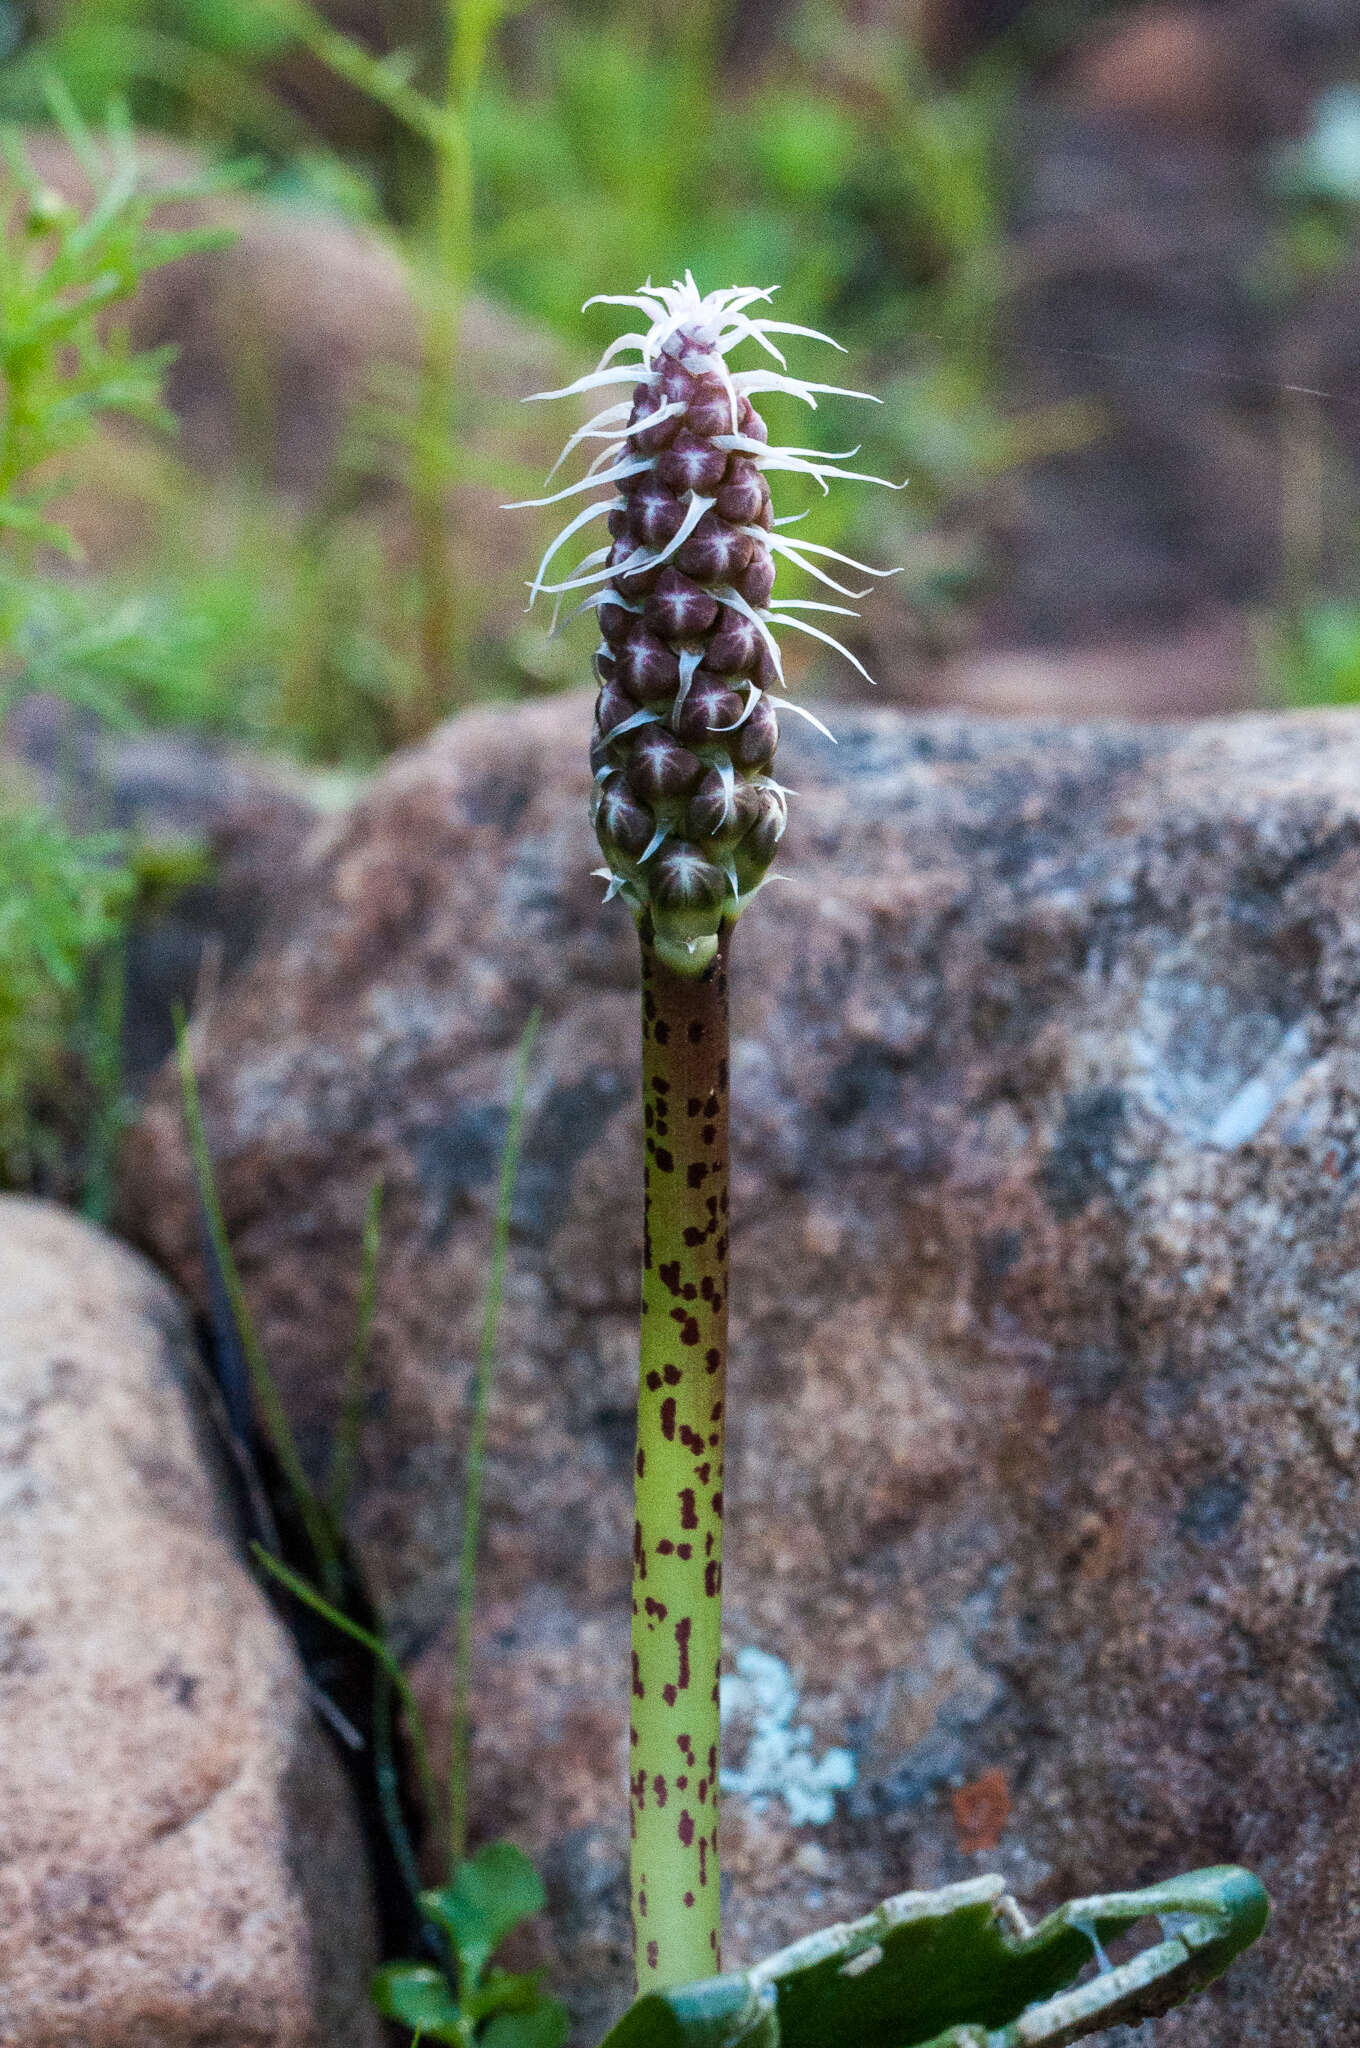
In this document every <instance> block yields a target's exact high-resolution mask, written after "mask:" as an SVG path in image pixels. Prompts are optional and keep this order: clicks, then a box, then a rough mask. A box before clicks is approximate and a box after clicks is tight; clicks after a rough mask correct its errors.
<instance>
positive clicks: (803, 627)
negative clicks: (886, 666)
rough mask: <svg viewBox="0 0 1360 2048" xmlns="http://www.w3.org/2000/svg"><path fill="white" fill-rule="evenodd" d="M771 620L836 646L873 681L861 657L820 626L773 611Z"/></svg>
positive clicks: (838, 651) (867, 680)
mask: <svg viewBox="0 0 1360 2048" xmlns="http://www.w3.org/2000/svg"><path fill="white" fill-rule="evenodd" d="M770 621H771V624H772V625H776V626H792V628H793V629H794V631H795V632H797V633H808V634H810V635H811V637H812V638H813V639H814V640H821V641H824V642H825V644H826V645H827V646H828V647H834V648H835V650H836V652H837V654H843V655H844V656H845V658H846V660H847V661H848V662H849V664H850V666H851V668H857V669H858V670H859V672H860V674H861V675H862V676H863V678H864V680H865V682H866V683H872V681H873V677H872V676H871V675H870V673H869V671H868V669H867V668H866V667H865V666H864V663H863V662H862V661H861V660H860V659H859V657H858V656H857V655H854V654H852V653H851V652H850V649H849V648H848V647H842V645H841V643H840V641H839V640H833V639H832V637H831V635H830V634H829V633H824V632H823V631H822V629H821V627H820V626H810V625H809V624H808V622H807V620H806V619H785V618H777V617H776V616H775V614H774V613H773V612H771V614H770Z"/></svg>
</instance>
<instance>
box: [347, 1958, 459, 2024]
mask: <svg viewBox="0 0 1360 2048" xmlns="http://www.w3.org/2000/svg"><path fill="white" fill-rule="evenodd" d="M369 1996H370V1997H371V1998H372V2000H373V2004H374V2005H375V2007H376V2008H377V2010H378V2011H379V2012H380V2013H381V2014H382V2016H383V2018H384V2019H387V2020H397V2021H399V2022H400V2024H401V2025H402V2026H404V2027H411V2028H412V2029H414V2030H416V2031H418V2032H419V2033H421V2034H424V2035H425V2036H426V2038H427V2039H429V2040H434V2041H451V2042H454V2043H461V2042H463V2041H464V2040H465V2039H466V2036H467V2029H466V2028H465V2027H464V2026H463V2025H462V2024H461V2015H460V2013H459V2010H458V2001H457V2000H456V1999H455V1997H454V1995H453V1992H452V1991H451V1989H450V1988H449V1983H448V1980H447V1978H446V1977H445V1976H444V1973H443V1971H442V1970H436V1969H434V1968H433V1967H431V1965H429V1964H428V1963H385V1964H384V1965H383V1967H382V1969H380V1970H377V1971H375V1972H374V1975H373V1980H372V1984H371V1986H370V1989H369Z"/></svg>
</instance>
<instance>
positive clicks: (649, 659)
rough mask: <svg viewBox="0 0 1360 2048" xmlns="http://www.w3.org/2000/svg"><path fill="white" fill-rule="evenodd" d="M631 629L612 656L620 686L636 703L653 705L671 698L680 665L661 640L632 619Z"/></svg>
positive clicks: (674, 690) (678, 680) (678, 684)
mask: <svg viewBox="0 0 1360 2048" xmlns="http://www.w3.org/2000/svg"><path fill="white" fill-rule="evenodd" d="M632 626H633V630H632V631H631V632H630V634H629V636H628V638H627V639H626V640H625V641H624V642H623V644H622V645H621V646H620V648H619V649H618V651H617V653H616V655H615V657H614V674H615V678H616V680H617V681H618V683H619V685H620V687H621V688H622V689H624V690H626V691H627V693H628V695H629V696H630V697H632V698H633V699H634V700H635V702H636V703H638V704H656V703H659V702H661V701H662V700H663V699H665V698H668V697H674V695H675V693H676V691H677V690H678V689H679V687H680V663H679V661H678V660H677V658H676V656H675V655H674V654H672V652H671V650H670V648H669V647H668V646H667V645H666V643H665V641H664V640H661V639H658V637H657V635H656V634H655V633H649V632H648V631H647V628H646V627H645V626H643V625H641V624H639V622H638V621H637V620H636V619H634V620H633V622H632Z"/></svg>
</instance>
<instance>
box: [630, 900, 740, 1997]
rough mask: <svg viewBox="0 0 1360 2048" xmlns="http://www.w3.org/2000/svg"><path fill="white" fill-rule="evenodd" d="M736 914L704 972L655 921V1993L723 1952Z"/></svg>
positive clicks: (650, 1356) (646, 1592)
mask: <svg viewBox="0 0 1360 2048" xmlns="http://www.w3.org/2000/svg"><path fill="white" fill-rule="evenodd" d="M730 937H731V931H730V927H729V928H728V929H726V930H725V931H724V932H723V934H722V937H721V938H720V940H719V943H718V951H717V954H716V955H715V957H714V958H713V960H712V961H711V962H710V963H709V965H708V966H707V968H706V969H705V970H704V972H703V973H702V974H699V975H682V974H677V973H676V972H675V971H674V970H673V969H672V968H670V967H668V966H667V965H666V964H665V963H664V962H663V961H662V960H661V958H660V957H659V956H658V955H657V953H656V952H655V950H654V948H653V946H652V943H651V938H650V934H649V931H648V930H647V927H646V926H645V925H644V926H643V930H642V1099H643V1117H644V1125H645V1136H644V1143H645V1147H646V1162H645V1168H644V1198H645V1208H644V1233H643V1257H642V1344H641V1359H640V1368H639V1381H638V1430H637V1458H636V1464H635V1471H636V1512H637V1519H636V1522H635V1525H634V1531H633V1658H632V1717H631V1729H630V1778H629V1808H630V1816H631V1833H632V1859H631V1860H632V1904H633V1931H634V1944H635V1962H636V1970H637V1983H638V1988H639V1991H640V1992H647V1991H659V1990H665V1989H667V1988H669V1987H670V1986H671V1985H674V1984H683V1983H687V1982H690V1981H692V1980H693V1979H695V1978H697V1977H707V1976H711V1975H712V1974H713V1973H714V1972H715V1971H717V1970H718V1969H719V1968H720V1966H721V1909H720V1905H719V1897H718V1659H719V1655H720V1653H721V1649H722V1505H723V1503H722V1484H723V1404H724V1400H725V1398H726V1396H725V1391H724V1384H725V1376H726V1365H727V1288H728V1278H727V1269H728V1185H727V1183H728V1108H727V1096H728V1018H727V953H728V945H729V941H730Z"/></svg>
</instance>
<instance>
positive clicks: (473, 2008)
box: [462, 1970, 541, 2020]
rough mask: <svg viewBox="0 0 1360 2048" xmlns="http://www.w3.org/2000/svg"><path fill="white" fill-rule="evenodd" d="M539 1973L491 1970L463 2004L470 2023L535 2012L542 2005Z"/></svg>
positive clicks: (535, 1971)
mask: <svg viewBox="0 0 1360 2048" xmlns="http://www.w3.org/2000/svg"><path fill="white" fill-rule="evenodd" d="M540 1974H541V1973H540V1972H539V1971H537V1970H488V1971H487V1973H486V1976H485V1977H484V1979H483V1980H482V1982H481V1984H480V1985H478V1987H477V1989H476V1990H475V1991H469V1992H468V1994H467V1996H466V1998H465V1999H464V2000H463V2001H462V2005H463V2011H464V2012H465V2013H466V2014H467V2017H468V2018H469V2019H470V2020H485V2019H490V2017H491V2015H492V2014H493V2013H498V2012H532V2011H533V2009H534V2007H535V2006H536V2005H537V2004H538V2003H539V1996H538V1985H539V1977H540Z"/></svg>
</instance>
